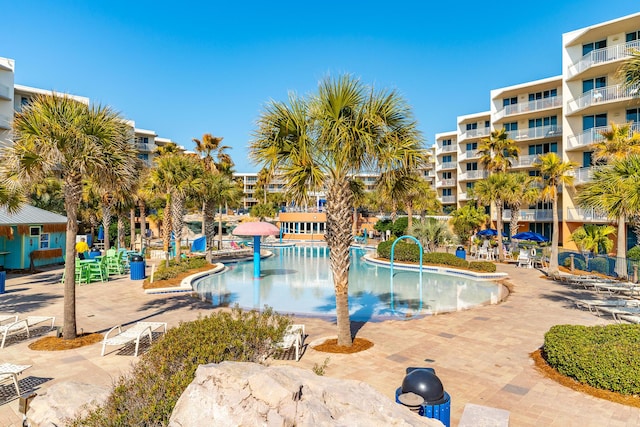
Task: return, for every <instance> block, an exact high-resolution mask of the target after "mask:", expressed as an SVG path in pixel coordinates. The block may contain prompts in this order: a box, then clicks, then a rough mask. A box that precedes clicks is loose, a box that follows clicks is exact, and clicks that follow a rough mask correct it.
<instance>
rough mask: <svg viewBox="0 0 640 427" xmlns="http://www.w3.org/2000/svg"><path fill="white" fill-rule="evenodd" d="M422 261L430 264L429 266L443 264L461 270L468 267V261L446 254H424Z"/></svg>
mask: <svg viewBox="0 0 640 427" xmlns="http://www.w3.org/2000/svg"><path fill="white" fill-rule="evenodd" d="M422 259H423V262H426V263H430V264H444V265H450V266H452V267H462V268H467V267H469V262H468V261H466V260H464V259H462V258H458V257H457V256H455V255H454V254H448V253H446V252H429V253H426V254H424V257H423V258H422Z"/></svg>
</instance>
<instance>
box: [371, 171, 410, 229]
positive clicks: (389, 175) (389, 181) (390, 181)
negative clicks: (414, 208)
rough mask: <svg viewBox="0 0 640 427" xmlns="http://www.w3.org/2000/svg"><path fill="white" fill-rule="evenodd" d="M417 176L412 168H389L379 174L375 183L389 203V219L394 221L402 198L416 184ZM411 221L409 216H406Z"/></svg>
mask: <svg viewBox="0 0 640 427" xmlns="http://www.w3.org/2000/svg"><path fill="white" fill-rule="evenodd" d="M418 179H419V176H418V175H417V174H416V173H415V171H414V170H390V171H387V172H384V173H381V174H380V177H379V178H378V181H377V183H376V185H377V186H378V188H380V192H381V194H382V196H383V197H384V198H385V199H386V200H387V201H388V202H389V204H390V205H391V220H392V221H395V219H396V217H397V215H398V208H399V207H400V204H401V202H402V200H403V199H405V198H406V197H407V194H409V193H410V192H411V191H412V190H413V188H414V187H415V186H416V185H418ZM408 220H409V221H411V218H408Z"/></svg>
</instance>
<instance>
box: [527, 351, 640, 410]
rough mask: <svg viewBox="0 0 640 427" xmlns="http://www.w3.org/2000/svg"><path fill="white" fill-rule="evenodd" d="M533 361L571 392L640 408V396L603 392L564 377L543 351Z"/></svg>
mask: <svg viewBox="0 0 640 427" xmlns="http://www.w3.org/2000/svg"><path fill="white" fill-rule="evenodd" d="M530 356H531V359H533V362H534V364H535V366H536V368H537V369H538V371H539V372H540V373H542V375H544V376H545V377H547V378H549V379H551V380H553V381H555V382H557V383H560V384H562V385H563V386H565V387H569V388H570V389H571V390H575V391H577V392H580V393H585V394H588V395H590V396H594V397H597V398H600V399H605V400H608V401H610V402H615V403H620V404H622V405H627V406H635V407H636V408H640V396H632V395H626V394H620V393H614V392H612V391H609V390H602V389H599V388H595V387H591V386H590V385H587V384H582V383H580V382H578V381H576V380H574V379H573V378H569V377H567V376H564V375H562V374H561V373H560V372H558V371H556V370H555V369H554V368H553V367H551V366H550V365H549V364H548V363H547V361H546V360H545V359H544V357H543V356H542V350H541V349H538V350H536V351H534V352H533V353H531V354H530Z"/></svg>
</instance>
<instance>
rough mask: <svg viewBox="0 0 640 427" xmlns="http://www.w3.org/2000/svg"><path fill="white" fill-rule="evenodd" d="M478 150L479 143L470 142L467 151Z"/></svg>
mask: <svg viewBox="0 0 640 427" xmlns="http://www.w3.org/2000/svg"><path fill="white" fill-rule="evenodd" d="M477 149H478V143H477V142H469V143H467V151H471V150H477Z"/></svg>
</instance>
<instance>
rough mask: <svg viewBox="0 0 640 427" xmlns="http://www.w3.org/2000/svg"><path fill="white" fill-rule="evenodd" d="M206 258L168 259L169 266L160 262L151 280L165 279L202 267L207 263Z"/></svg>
mask: <svg viewBox="0 0 640 427" xmlns="http://www.w3.org/2000/svg"><path fill="white" fill-rule="evenodd" d="M208 264H209V262H207V260H206V259H204V258H203V257H193V258H187V259H183V260H175V259H172V260H171V261H169V267H166V266H165V264H164V263H161V264H160V266H159V267H158V271H156V272H155V274H154V276H153V280H156V281H157V280H166V279H172V278H174V277H178V275H179V274H180V273H184V272H185V271H189V270H194V269H196V268H202V267H204V266H206V265H208Z"/></svg>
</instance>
